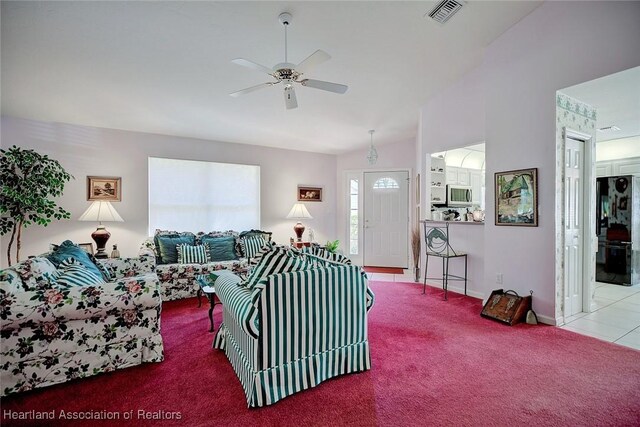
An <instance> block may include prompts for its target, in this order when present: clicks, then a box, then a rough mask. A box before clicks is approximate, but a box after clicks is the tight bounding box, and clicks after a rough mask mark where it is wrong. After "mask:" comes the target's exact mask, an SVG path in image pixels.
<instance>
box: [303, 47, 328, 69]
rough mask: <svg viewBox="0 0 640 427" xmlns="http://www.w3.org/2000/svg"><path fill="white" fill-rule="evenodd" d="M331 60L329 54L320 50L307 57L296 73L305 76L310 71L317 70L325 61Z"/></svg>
mask: <svg viewBox="0 0 640 427" xmlns="http://www.w3.org/2000/svg"><path fill="white" fill-rule="evenodd" d="M329 59H331V56H330V55H329V54H328V53H327V52H325V51H323V50H320V49H318V50H316V51H315V52H313V53H312V54H311V55H309V56H307V58H306V59H305V60H304V61H302V62H301V63H299V64H298V66H297V67H296V71H297V72H298V73H299V74H304V73H306V72H308V71H310V70H311V69H312V68H315V67H316V66H317V65H320V64H322V63H323V62H325V61H328V60H329Z"/></svg>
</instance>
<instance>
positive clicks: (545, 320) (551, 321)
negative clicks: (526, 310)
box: [536, 313, 562, 326]
mask: <svg viewBox="0 0 640 427" xmlns="http://www.w3.org/2000/svg"><path fill="white" fill-rule="evenodd" d="M536 316H538V322H540V323H544V324H545V325H551V326H557V325H561V324H562V323H560V322H559V320H558V319H556V318H554V317H551V316H545V315H543V314H538V313H536Z"/></svg>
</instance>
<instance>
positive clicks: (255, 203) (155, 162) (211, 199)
mask: <svg viewBox="0 0 640 427" xmlns="http://www.w3.org/2000/svg"><path fill="white" fill-rule="evenodd" d="M252 228H255V229H259V228H260V166H252V165H238V164H231V163H215V162H201V161H193V160H176V159H160V158H156V157H149V234H150V235H153V233H154V231H155V230H156V229H161V230H175V231H192V232H198V231H205V232H207V231H224V230H236V231H243V230H250V229H252Z"/></svg>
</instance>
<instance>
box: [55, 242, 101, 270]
mask: <svg viewBox="0 0 640 427" xmlns="http://www.w3.org/2000/svg"><path fill="white" fill-rule="evenodd" d="M47 258H48V259H49V261H51V263H52V264H53V265H55V266H56V267H59V266H60V264H61V263H62V261H65V260H67V259H69V258H73V259H75V260H76V261H77V262H78V263H79V264H82V265H84V266H85V267H86V269H87V270H89V271H90V272H92V273H93V274H95V275H96V276H98V277H103V276H102V272H101V271H100V269H99V268H98V266H97V265H96V264H95V263H94V262H93V261H92V260H91V257H90V256H89V254H88V253H87V251H85V250H84V249H82V248H81V247H80V246H78V245H76V244H75V243H73V242H72V241H71V240H65V241H64V242H62V243H61V244H60V246H58V247H56V249H55V250H54V251H53V252H51V253H50V254H49V255H47Z"/></svg>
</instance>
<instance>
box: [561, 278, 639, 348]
mask: <svg viewBox="0 0 640 427" xmlns="http://www.w3.org/2000/svg"><path fill="white" fill-rule="evenodd" d="M594 303H595V305H596V306H597V310H596V311H594V312H593V313H580V314H577V315H575V316H572V317H570V318H567V319H566V323H565V324H564V325H563V326H561V328H562V329H566V330H568V331H573V332H576V333H579V334H582V335H589V336H591V337H594V338H599V339H601V340H604V341H609V342H614V343H616V344H620V345H624V346H626V347H631V348H635V349H637V350H640V285H636V286H620V285H612V284H609V283H596V292H595V297H594Z"/></svg>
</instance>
